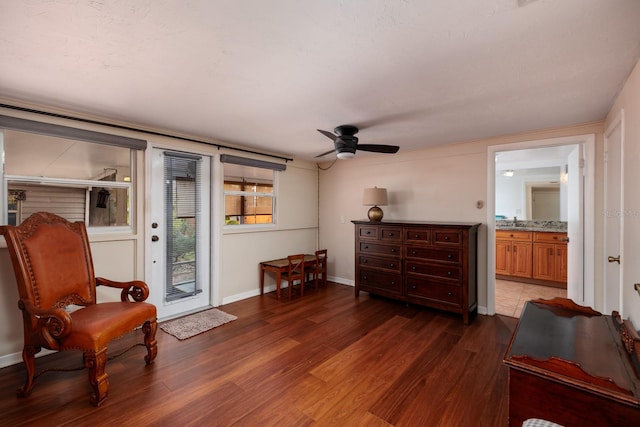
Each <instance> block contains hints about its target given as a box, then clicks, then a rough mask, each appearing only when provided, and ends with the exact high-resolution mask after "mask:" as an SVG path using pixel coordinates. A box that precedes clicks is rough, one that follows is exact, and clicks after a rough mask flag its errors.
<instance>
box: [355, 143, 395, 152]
mask: <svg viewBox="0 0 640 427" xmlns="http://www.w3.org/2000/svg"><path fill="white" fill-rule="evenodd" d="M356 148H357V149H358V150H360V151H372V152H374V153H388V154H393V153H397V152H398V150H399V149H400V147H398V146H397V145H380V144H358V146H357V147H356Z"/></svg>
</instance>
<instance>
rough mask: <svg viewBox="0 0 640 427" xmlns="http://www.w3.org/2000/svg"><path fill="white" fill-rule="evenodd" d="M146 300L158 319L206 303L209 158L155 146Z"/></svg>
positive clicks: (208, 294) (152, 169)
mask: <svg viewBox="0 0 640 427" xmlns="http://www.w3.org/2000/svg"><path fill="white" fill-rule="evenodd" d="M151 163H152V165H151V174H152V177H151V218H150V223H151V224H150V227H151V229H150V239H151V241H150V242H149V244H150V248H151V249H150V254H151V281H150V284H151V286H152V290H151V296H150V299H151V300H152V302H153V303H154V304H155V305H156V307H157V308H158V317H159V318H167V317H173V316H176V315H179V314H182V313H186V312H191V311H194V310H197V309H199V308H203V307H207V306H209V305H210V292H211V285H210V283H211V280H210V276H211V274H210V270H211V269H210V259H211V257H210V250H209V248H210V234H211V233H210V221H209V218H210V217H211V215H210V212H209V211H210V208H209V207H210V181H211V180H210V175H211V173H210V165H211V161H210V158H209V157H207V156H200V155H193V154H188V153H179V152H173V151H168V150H162V149H157V148H154V149H153V150H152V160H151Z"/></svg>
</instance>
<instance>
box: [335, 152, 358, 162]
mask: <svg viewBox="0 0 640 427" xmlns="http://www.w3.org/2000/svg"><path fill="white" fill-rule="evenodd" d="M355 155H356V153H353V152H351V151H341V152H340V153H338V154H337V157H338V158H339V159H341V160H345V159H352V158H353V157H354V156H355Z"/></svg>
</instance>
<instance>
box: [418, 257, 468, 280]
mask: <svg viewBox="0 0 640 427" xmlns="http://www.w3.org/2000/svg"><path fill="white" fill-rule="evenodd" d="M405 270H406V272H407V273H413V274H425V275H428V276H436V277H442V278H445V279H453V280H459V279H460V278H461V277H462V274H461V271H460V268H459V267H457V266H455V265H444V264H440V265H439V264H425V263H422V262H415V261H407V262H406V269H405Z"/></svg>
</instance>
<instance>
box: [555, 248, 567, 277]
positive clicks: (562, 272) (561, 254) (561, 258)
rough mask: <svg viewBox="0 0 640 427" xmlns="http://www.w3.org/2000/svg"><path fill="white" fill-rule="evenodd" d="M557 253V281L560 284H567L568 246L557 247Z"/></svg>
mask: <svg viewBox="0 0 640 427" xmlns="http://www.w3.org/2000/svg"><path fill="white" fill-rule="evenodd" d="M555 251H556V261H555V262H556V269H555V276H556V278H555V280H556V281H558V282H564V283H566V282H567V270H568V268H567V264H568V261H567V260H568V257H567V252H568V251H567V245H555Z"/></svg>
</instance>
